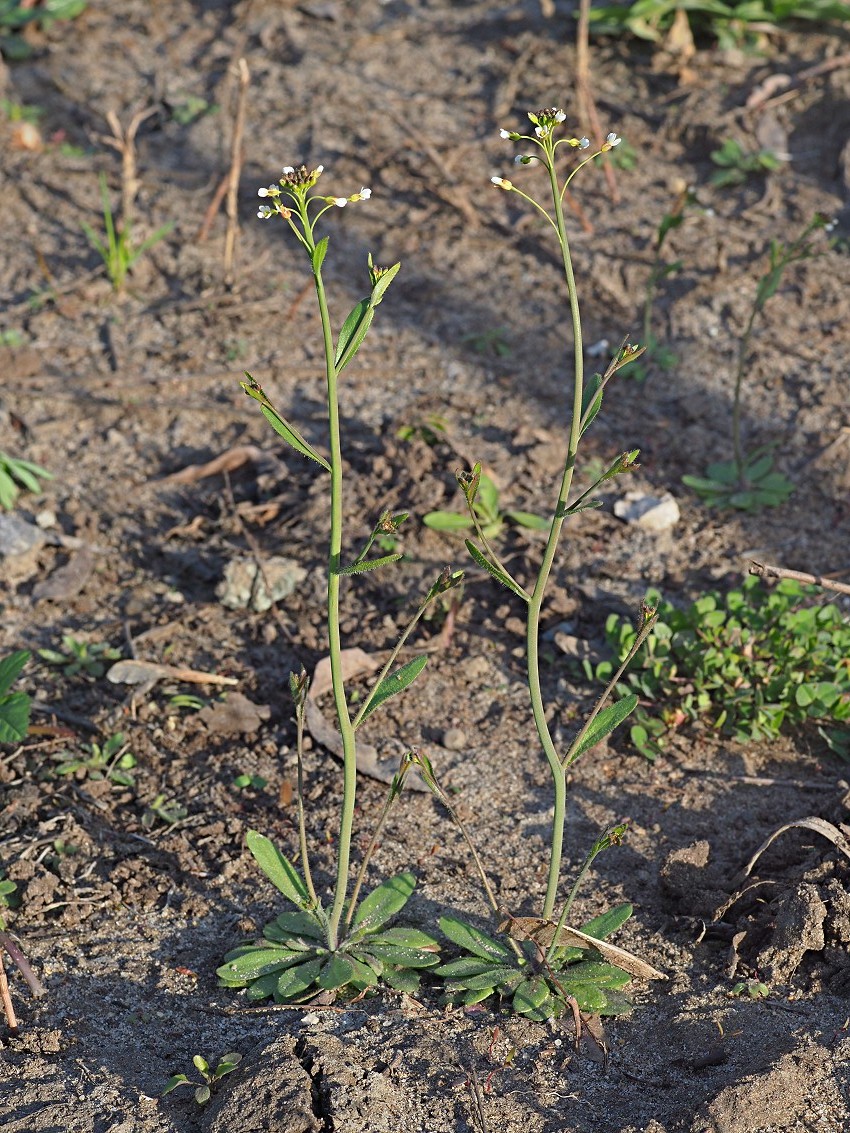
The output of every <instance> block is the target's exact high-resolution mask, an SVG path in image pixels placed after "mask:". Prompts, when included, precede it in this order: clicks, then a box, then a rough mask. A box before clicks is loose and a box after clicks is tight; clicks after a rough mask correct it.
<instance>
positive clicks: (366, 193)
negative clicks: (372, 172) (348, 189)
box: [357, 189, 372, 201]
mask: <svg viewBox="0 0 850 1133" xmlns="http://www.w3.org/2000/svg"><path fill="white" fill-rule="evenodd" d="M357 195H358V197H359V198H360V200H361V201H368V200H369V198H370V197H371V196H372V190H371V189H361V190H360V192H359V193H358V194H357Z"/></svg>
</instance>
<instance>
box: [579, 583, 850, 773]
mask: <svg viewBox="0 0 850 1133" xmlns="http://www.w3.org/2000/svg"><path fill="white" fill-rule="evenodd" d="M817 594H818V592H817V591H816V590H812V589H811V588H807V587H805V586H802V585H801V584H800V583H799V582H797V581H795V580H793V579H783V580H782V581H781V582H779V583H778V584H777V585H776V586H775V587H772V588H768V587H766V586H765V585H764V584H763V583H762V582H760V581H759V579H757V578H755V577H749V578H747V579H746V580H745V581H744V583H743V584H742V585H741V586H740V587H734V588H733V589H732V590H729V591H728V592H727V593H725V594H720V593H718V592H716V591H714V592H712V593H709V594H704V595H703V596H702V597H701V598H698V599H697V600H696V601H695V602H693V603H692V604H691V605H690V606H689V607H687V608H686V609H678V608H677V607H675V606H673V605H672V604H670V603H669V602H662V601H661V600H660V596H659V595H657V594H654V593H653V594H650V595H649V596H648V597H649V600H650V601H655V602H657V604H658V621H657V623H656V626H655V630H654V632H653V634H652V636H651V638H650V639H649V640H648V641H647V643H646V647H645V648H644V649H643V650H642V651H641V653H640V654H639V656H638V657H637V659H636V662H635V664H634V666H633V668H632V670H631V671H630V672H629V673H628V675H627V676H625V677H624V678H623V680H622V685H621V691H626V690H628V691H629V692H632V693H637V694H639V695H640V698H641V701H642V705H646V707H643V706H642V707H641V708H640V709H639V710H638V712H637V713H636V722H635V724H634V725H633V727H632V729H631V739H632V742H633V743H634V744H635V746H636V747H637V748H638V750H639V751H640V752H641V753H642V754H643V755H645V756H646V757H647V758H649V759H654V758H655V757H656V755H657V754H658V752H659V750H660V749H661V747H662V746H663V741H664V736H665V735H666V734H667V733H669V732H672V731H674V730H675V729H676V728H678V727H681V726H682V725H683V724H686V723H688V722H691V721H696V720H701V721H703V722H704V723H706V724H708V725H710V726H711V727H713V728H716V729H717V730H718V731H719V732H721V733H723V734H726V735H731V736H733V737H734V738H735V739H736V740H738V741H739V742H740V743H748V742H752V741H754V740H756V741H758V740H771V739H775V738H776V737H777V736H778V735H779V734H780V732H783V731H784V732H803V731H805V729H806V728H809V729H811V730H814V729H815V728H817V731H818V733H819V734H820V736H821V738H822V739H823V740H824V741H825V742H826V744H827V746H828V747H829V748H830V749H831V750H832V751H834V752H835V753H836V754H837V755H840V756H842V757H844V758H850V745H848V741H847V722H848V721H850V666H848V663H847V658H848V656H850V618H848V617H847V616H846V614H844V613H843V612H842V611H841V609H840V607H839V606H838V605H837V604H836V603H834V602H827V603H822V602H821V603H818V602H815V597H816V595H817ZM606 632H607V634H608V638H609V640H610V641H611V643H612V644H613V645H615V646H616V647H617V648H618V649H619V650H620V651H621V652H622V653H633V646H634V643H635V633H634V630H633V628H632V626H631V625H629V623H628V622H627V621H626V620H625V619H623V618H621V617H619V616H618V615H617V614H612V615H611V616H610V617H609V619H608V623H607V625H606ZM603 664H606V663H603ZM608 671H609V670H607V669H606V670H604V671H600V669H599V667H597V670H596V676H597V677H606V676H607V675H608Z"/></svg>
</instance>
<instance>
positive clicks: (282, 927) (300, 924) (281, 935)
mask: <svg viewBox="0 0 850 1133" xmlns="http://www.w3.org/2000/svg"><path fill="white" fill-rule="evenodd" d="M263 936H264V937H265V938H266V940H277V941H284V940H288V939H289V938H290V937H293V936H307V937H309V938H310V939H311V940H324V939H325V926H324V925H323V924H322V922H321V921H320V920H319V918H318V917H316V916H314V914H313V913H312V912H308V911H306V910H299V911H298V912H297V913H296V912H285V913H281V914H280V915H279V916H278V917H276V918H275V919H274V920H273V921H270V922H269V923H268V924H267V925H266V927H265V928H264V929H263Z"/></svg>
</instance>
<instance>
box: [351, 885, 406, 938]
mask: <svg viewBox="0 0 850 1133" xmlns="http://www.w3.org/2000/svg"><path fill="white" fill-rule="evenodd" d="M415 888H416V878H415V877H414V876H413V874H412V873H398V874H396V876H395V877H391V878H389V880H387V881H385V882H383V883H382V884H381V885H379V886H378V887H377V889H373V890H372V892H371V893H370V894H369V896H368V897H364V898H363V900H362V901H361V902H360V904H359V905H358V907H357V912H356V913H355V915H354V921H353V924H352V928H353V929H354V930H356V935H358V936H364V935H365V934H366V933H370V932H374V931H375V930H376V929H378V928H380V927H381V925H382V924H385V923H386V922H387V921H388V920H390V919H391V918H392V917H394V916H395V915H396V913H398V912H400V911H401V910H402V909H403V908H404V906H405V905H406V904H407V902H408V901H409V900H410V895H411V894H412V893H413V890H414V889H415Z"/></svg>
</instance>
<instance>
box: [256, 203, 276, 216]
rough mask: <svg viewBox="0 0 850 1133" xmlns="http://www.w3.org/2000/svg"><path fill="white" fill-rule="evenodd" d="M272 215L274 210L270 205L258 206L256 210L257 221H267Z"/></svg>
mask: <svg viewBox="0 0 850 1133" xmlns="http://www.w3.org/2000/svg"><path fill="white" fill-rule="evenodd" d="M273 214H274V209H272V208H271V206H270V205H260V207H259V209H258V210H257V217H258V219H259V220H268V219H269V217H270V216H272V215H273Z"/></svg>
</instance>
